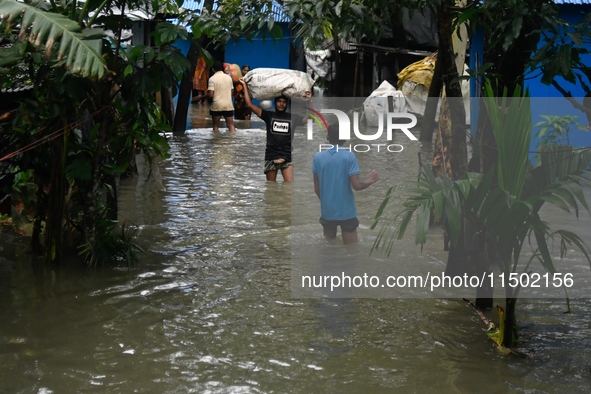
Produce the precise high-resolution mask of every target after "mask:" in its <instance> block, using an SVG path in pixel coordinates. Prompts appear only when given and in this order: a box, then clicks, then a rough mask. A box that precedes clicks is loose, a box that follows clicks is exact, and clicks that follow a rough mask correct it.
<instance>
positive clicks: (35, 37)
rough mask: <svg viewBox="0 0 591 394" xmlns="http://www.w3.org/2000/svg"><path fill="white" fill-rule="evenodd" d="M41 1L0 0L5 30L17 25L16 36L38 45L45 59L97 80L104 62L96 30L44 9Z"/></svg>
mask: <svg viewBox="0 0 591 394" xmlns="http://www.w3.org/2000/svg"><path fill="white" fill-rule="evenodd" d="M42 7H43V2H41V1H38V2H35V3H34V4H33V3H31V4H28V3H24V2H21V1H16V0H0V18H1V19H2V24H3V25H5V27H6V29H7V30H10V28H11V27H12V26H13V25H17V26H18V27H19V29H18V30H19V32H18V37H19V38H20V39H26V40H28V41H29V42H30V43H31V44H33V45H35V46H36V47H41V48H43V49H44V52H45V54H46V56H47V57H48V58H51V57H55V58H56V59H57V60H58V61H59V62H60V63H61V64H63V65H64V66H65V67H67V68H68V69H69V70H71V72H73V73H75V74H78V75H80V76H82V77H89V78H96V79H100V78H102V77H103V76H104V75H105V72H106V65H105V61H104V59H103V58H102V57H101V43H102V40H101V39H100V37H98V38H97V34H99V33H100V31H98V30H97V29H83V28H82V27H81V25H80V24H79V23H78V22H76V21H75V20H72V19H70V18H68V17H67V16H65V15H62V14H59V13H54V12H47V11H45V10H43V9H42Z"/></svg>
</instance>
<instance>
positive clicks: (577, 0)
mask: <svg viewBox="0 0 591 394" xmlns="http://www.w3.org/2000/svg"><path fill="white" fill-rule="evenodd" d="M554 3H556V4H578V5H583V4H591V0H554Z"/></svg>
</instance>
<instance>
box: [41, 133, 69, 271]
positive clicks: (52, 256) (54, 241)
mask: <svg viewBox="0 0 591 394" xmlns="http://www.w3.org/2000/svg"><path fill="white" fill-rule="evenodd" d="M67 138H68V130H67V126H66V132H64V135H63V139H62V141H57V142H56V143H55V156H56V158H57V160H55V161H54V162H53V166H52V169H51V172H52V174H51V183H50V186H49V196H48V204H47V220H46V222H45V251H44V252H45V253H44V256H45V262H47V263H50V264H54V265H56V264H59V262H60V260H61V250H62V232H63V230H62V222H63V218H64V194H65V193H64V192H65V178H66V176H65V173H64V170H65V162H66V151H67V149H66V145H67Z"/></svg>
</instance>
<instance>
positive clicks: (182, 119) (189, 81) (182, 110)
mask: <svg viewBox="0 0 591 394" xmlns="http://www.w3.org/2000/svg"><path fill="white" fill-rule="evenodd" d="M198 59H199V48H198V46H197V45H196V44H195V43H193V42H191V47H190V48H189V52H188V53H187V60H188V61H189V63H191V68H190V69H189V70H187V71H186V72H185V73H183V78H182V79H181V84H180V86H179V93H178V100H177V103H176V111H175V115H174V123H173V125H172V131H173V132H174V133H184V132H185V130H186V129H187V114H188V113H189V103H190V100H191V95H192V93H193V74H195V67H197V60H198ZM162 102H163V103H164V102H165V100H164V97H163V98H162Z"/></svg>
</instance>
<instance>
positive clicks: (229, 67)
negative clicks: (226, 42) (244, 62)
mask: <svg viewBox="0 0 591 394" xmlns="http://www.w3.org/2000/svg"><path fill="white" fill-rule="evenodd" d="M224 72H225V73H226V74H228V75H229V76H231V77H232V81H234V83H238V80H239V79H240V78H242V71H241V70H240V66H238V65H237V64H230V63H224Z"/></svg>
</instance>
